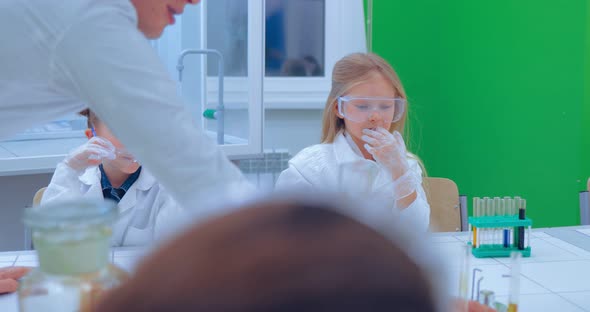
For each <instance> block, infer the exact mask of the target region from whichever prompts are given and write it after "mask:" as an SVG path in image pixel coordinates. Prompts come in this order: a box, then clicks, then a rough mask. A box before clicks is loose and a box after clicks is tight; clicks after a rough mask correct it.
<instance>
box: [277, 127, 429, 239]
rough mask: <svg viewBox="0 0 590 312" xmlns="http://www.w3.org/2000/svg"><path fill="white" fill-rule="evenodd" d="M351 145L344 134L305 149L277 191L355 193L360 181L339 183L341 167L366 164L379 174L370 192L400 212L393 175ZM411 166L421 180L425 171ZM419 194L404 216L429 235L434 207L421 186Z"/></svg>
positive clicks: (414, 164)
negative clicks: (396, 204) (358, 163)
mask: <svg viewBox="0 0 590 312" xmlns="http://www.w3.org/2000/svg"><path fill="white" fill-rule="evenodd" d="M351 144H354V142H352V141H351V142H349V141H348V140H347V138H346V137H345V135H344V134H343V133H340V134H338V135H337V136H336V138H335V139H334V143H332V144H317V145H313V146H310V147H307V148H305V149H303V150H302V151H301V152H299V153H298V154H297V155H295V157H293V158H292V159H291V160H290V161H289V168H287V169H286V170H284V171H283V172H282V173H281V175H280V176H279V178H278V179H277V183H276V188H277V189H279V190H293V189H295V190H302V189H303V190H309V191H312V192H313V191H322V190H323V191H335V190H338V188H339V187H342V186H341V185H342V184H339V183H343V184H344V188H345V189H354V188H355V187H357V186H358V184H359V180H354V179H346V181H338V176H339V168H340V165H342V164H345V163H353V162H366V163H367V166H374V167H375V168H374V170H375V171H376V172H378V175H377V177H376V179H375V181H374V183H373V185H372V186H371V187H370V190H369V191H370V192H373V193H376V194H380V195H381V198H386V199H387V198H391V206H392V208H394V209H396V208H395V200H394V199H393V189H392V187H393V185H392V183H391V178H390V173H388V172H386V171H385V170H384V169H382V168H381V167H380V166H379V165H378V164H377V163H376V162H374V161H372V160H368V159H365V158H364V157H363V156H362V155H360V151H355V149H354V148H353V147H351ZM354 147H356V145H355V146H354ZM357 149H358V148H357ZM408 162H409V164H410V170H414V171H415V172H416V173H417V174H418V176H420V177H421V176H422V170H421V169H420V166H419V165H418V162H417V161H416V160H414V159H411V158H408ZM416 192H417V197H416V200H414V202H413V203H412V204H411V205H410V206H408V207H407V208H405V209H403V210H402V211H401V214H400V216H401V218H404V219H407V220H408V221H410V222H413V223H414V224H415V225H416V226H417V227H418V228H420V229H423V230H424V231H426V230H427V229H428V225H429V223H430V206H429V205H428V201H427V199H426V194H425V192H424V188H423V187H422V184H421V183H420V186H419V187H418V188H417V189H416Z"/></svg>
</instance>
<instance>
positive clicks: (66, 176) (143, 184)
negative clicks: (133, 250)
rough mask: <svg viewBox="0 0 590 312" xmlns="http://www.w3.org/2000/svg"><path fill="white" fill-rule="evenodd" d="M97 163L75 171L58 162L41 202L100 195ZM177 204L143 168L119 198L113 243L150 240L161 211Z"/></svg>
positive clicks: (154, 237) (116, 244)
mask: <svg viewBox="0 0 590 312" xmlns="http://www.w3.org/2000/svg"><path fill="white" fill-rule="evenodd" d="M100 178H101V174H100V170H99V168H98V167H90V168H87V169H86V170H85V171H84V173H83V174H81V175H80V174H79V173H78V172H76V171H75V170H73V169H71V168H70V167H68V166H67V165H65V164H64V163H60V164H59V165H58V166H57V168H56V170H55V173H54V174H53V178H52V179H51V182H50V183H49V186H48V187H47V190H45V193H44V194H43V199H42V200H41V204H44V203H48V202H51V201H54V200H58V199H59V200H63V199H65V198H72V197H76V196H82V197H86V198H97V199H99V198H100V199H102V198H103V194H102V186H101V183H100ZM177 209H178V207H177V204H176V202H175V201H174V199H172V197H171V196H170V194H169V193H168V192H166V191H165V190H164V189H163V187H162V185H160V184H159V183H158V182H157V181H156V179H155V178H154V177H153V176H152V175H151V174H150V173H149V171H147V170H146V168H142V169H141V173H140V174H139V177H138V178H137V180H136V181H135V183H133V184H132V185H131V187H129V190H127V192H126V193H125V195H124V196H123V198H122V199H121V201H120V202H119V212H120V217H119V219H118V220H117V221H116V222H115V223H114V224H113V237H112V240H111V242H112V245H113V246H138V245H146V244H149V243H151V242H152V241H153V240H154V239H156V238H157V235H158V233H157V232H158V223H159V221H160V219H161V218H162V214H165V213H166V212H167V211H175V210H177Z"/></svg>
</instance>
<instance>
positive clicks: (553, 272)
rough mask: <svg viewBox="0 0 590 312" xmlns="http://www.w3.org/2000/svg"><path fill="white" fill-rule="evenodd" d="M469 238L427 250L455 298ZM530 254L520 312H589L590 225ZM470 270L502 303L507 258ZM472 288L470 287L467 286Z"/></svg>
mask: <svg viewBox="0 0 590 312" xmlns="http://www.w3.org/2000/svg"><path fill="white" fill-rule="evenodd" d="M469 239H470V237H469V233H467V232H452V233H435V234H434V235H433V244H432V247H433V248H434V249H435V250H434V251H435V252H438V253H439V254H440V255H441V256H442V259H445V263H447V266H448V268H447V269H448V272H449V276H450V277H451V279H450V282H449V285H448V287H449V288H448V289H449V291H450V292H451V294H453V295H455V296H456V295H458V291H459V275H460V263H461V261H460V260H461V257H462V251H463V250H464V249H463V246H464V244H465V243H466V242H467V241H469ZM530 245H531V247H532V255H531V257H528V258H522V262H521V280H520V300H519V309H518V311H519V312H540V311H559V312H570V311H571V312H577V311H588V312H590V226H575V227H558V228H541V229H533V231H532V235H531V238H530ZM145 253H146V251H145V250H143V249H136V248H116V249H114V250H112V253H111V256H112V261H113V263H115V264H117V265H119V266H120V267H121V268H123V269H125V270H128V271H132V270H133V268H134V267H135V265H136V264H137V262H138V260H139V259H141V257H142V255H144V254H145ZM11 265H17V266H36V265H37V256H36V255H35V253H34V252H33V251H16V252H0V267H1V266H11ZM471 268H478V269H480V270H482V272H480V273H478V278H479V277H483V280H482V281H481V285H480V286H481V288H480V289H489V290H493V291H494V292H495V295H496V300H497V301H500V302H502V303H506V301H507V299H508V284H509V279H508V278H505V277H502V275H506V274H509V273H510V259H509V258H475V257H472V258H471ZM470 284H471V283H470ZM0 311H2V312H16V311H17V295H16V294H9V295H0Z"/></svg>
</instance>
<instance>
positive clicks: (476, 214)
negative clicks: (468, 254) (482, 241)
mask: <svg viewBox="0 0 590 312" xmlns="http://www.w3.org/2000/svg"><path fill="white" fill-rule="evenodd" d="M478 210H479V197H473V216H474V217H476V218H477V217H479V211H478ZM469 230H470V231H473V233H472V234H473V238H472V240H471V245H472V246H473V248H477V228H476V227H475V226H471V225H469Z"/></svg>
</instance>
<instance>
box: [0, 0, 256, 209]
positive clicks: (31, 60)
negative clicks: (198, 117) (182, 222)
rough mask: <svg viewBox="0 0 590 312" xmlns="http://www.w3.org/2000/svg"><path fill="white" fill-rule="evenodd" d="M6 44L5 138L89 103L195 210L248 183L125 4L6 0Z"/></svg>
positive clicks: (1, 6)
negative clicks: (199, 121)
mask: <svg viewBox="0 0 590 312" xmlns="http://www.w3.org/2000/svg"><path fill="white" fill-rule="evenodd" d="M0 38H2V48H0V137H7V136H9V135H13V134H15V133H17V132H18V131H19V130H24V129H26V128H28V127H30V126H32V125H34V124H39V123H42V122H48V121H50V120H54V119H57V118H59V117H62V116H63V115H64V114H66V113H74V112H78V111H81V110H82V109H84V108H86V107H90V109H92V110H93V111H94V112H95V113H96V114H97V115H98V117H99V118H100V119H101V120H102V121H104V122H105V123H106V124H107V126H108V127H109V128H110V129H111V130H112V132H113V133H114V135H115V136H116V137H117V138H119V139H120V141H121V142H122V143H123V144H124V145H125V146H126V147H127V148H128V150H129V151H130V152H131V153H133V155H135V156H136V157H137V159H138V160H139V161H140V162H141V163H142V165H143V166H144V167H145V168H148V169H149V170H150V172H152V173H153V175H154V176H155V177H156V179H157V180H158V182H159V183H161V184H162V185H164V186H166V189H167V190H169V191H170V193H172V195H173V196H174V198H175V199H176V200H177V202H178V203H179V204H180V205H181V206H182V207H184V208H186V210H188V211H190V213H194V212H195V210H199V209H201V208H203V209H210V206H212V205H213V204H215V205H217V206H219V205H220V204H221V205H223V203H224V201H225V199H226V198H228V194H229V195H230V196H229V197H231V194H234V193H232V191H234V190H243V189H244V185H248V182H247V181H246V179H245V178H244V177H243V175H242V174H241V172H240V171H239V170H238V169H237V168H236V167H235V166H234V165H233V164H232V163H231V162H230V161H229V160H228V159H227V158H226V157H225V156H224V155H223V153H222V152H221V150H220V149H219V148H218V147H217V146H216V144H215V143H214V142H212V140H210V139H209V138H208V137H207V136H206V135H205V134H204V133H203V131H202V130H200V129H198V127H197V126H196V125H195V123H194V121H193V120H192V118H191V116H190V114H189V112H188V110H187V108H186V106H185V105H184V104H183V102H182V101H181V99H180V98H179V97H178V95H177V94H176V84H175V82H174V81H173V80H172V79H171V77H170V76H169V74H168V72H167V71H166V69H165V67H164V66H163V64H162V63H161V61H160V60H159V58H158V56H157V54H156V52H155V51H154V49H153V48H152V47H151V46H150V44H149V42H148V40H147V39H146V38H145V36H144V35H143V34H142V33H141V32H140V31H139V30H138V29H137V14H136V11H135V8H134V7H133V5H132V4H131V2H130V1H129V0H100V1H97V0H27V1H23V0H2V1H0ZM248 187H249V186H248ZM233 198H236V197H233ZM205 207H207V208H205Z"/></svg>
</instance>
